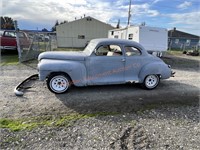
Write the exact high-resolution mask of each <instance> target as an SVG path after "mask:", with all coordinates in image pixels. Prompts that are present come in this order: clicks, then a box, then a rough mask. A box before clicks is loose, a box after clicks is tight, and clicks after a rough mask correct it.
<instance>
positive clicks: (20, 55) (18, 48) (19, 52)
mask: <svg viewBox="0 0 200 150" xmlns="http://www.w3.org/2000/svg"><path fill="white" fill-rule="evenodd" d="M14 26H15V31H16V41H17V51H18V58H19V62H21V57H22V54H21V48H20V41H19V35H18V33H19V29H18V25H17V20H15V21H14Z"/></svg>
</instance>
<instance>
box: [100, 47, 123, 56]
mask: <svg viewBox="0 0 200 150" xmlns="http://www.w3.org/2000/svg"><path fill="white" fill-rule="evenodd" d="M96 55H97V56H121V55H122V50H121V48H120V46H118V45H102V46H100V47H98V48H97V50H96Z"/></svg>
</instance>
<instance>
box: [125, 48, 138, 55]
mask: <svg viewBox="0 0 200 150" xmlns="http://www.w3.org/2000/svg"><path fill="white" fill-rule="evenodd" d="M125 51H126V56H139V55H141V51H140V50H139V49H138V48H136V47H133V46H126V47H125Z"/></svg>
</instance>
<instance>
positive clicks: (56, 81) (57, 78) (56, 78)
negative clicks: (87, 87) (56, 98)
mask: <svg viewBox="0 0 200 150" xmlns="http://www.w3.org/2000/svg"><path fill="white" fill-rule="evenodd" d="M47 87H48V89H49V90H50V91H51V92H53V93H55V94H62V93H65V92H67V90H69V88H70V87H71V80H70V78H69V77H68V76H67V75H65V74H62V73H54V74H52V75H50V76H49V78H48V79H47Z"/></svg>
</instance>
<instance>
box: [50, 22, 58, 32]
mask: <svg viewBox="0 0 200 150" xmlns="http://www.w3.org/2000/svg"><path fill="white" fill-rule="evenodd" d="M57 25H59V22H58V20H56V23H55V25H54V26H53V27H52V28H51V31H52V32H53V31H56V26H57Z"/></svg>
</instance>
